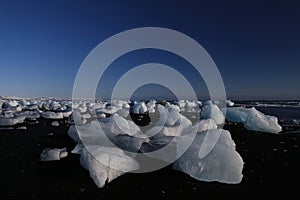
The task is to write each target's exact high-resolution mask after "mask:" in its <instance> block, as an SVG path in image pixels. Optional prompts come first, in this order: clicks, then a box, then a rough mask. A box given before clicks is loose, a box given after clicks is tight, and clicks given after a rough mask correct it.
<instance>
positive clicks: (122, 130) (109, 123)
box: [100, 114, 142, 136]
mask: <svg viewBox="0 0 300 200" xmlns="http://www.w3.org/2000/svg"><path fill="white" fill-rule="evenodd" d="M100 125H101V128H102V129H103V130H104V132H110V133H113V134H114V135H119V134H121V135H124V134H125V135H126V134H127V135H130V136H135V135H141V134H142V132H141V130H140V128H139V127H138V126H137V125H136V124H135V123H134V122H133V121H130V120H126V119H125V118H123V117H121V116H119V115H117V114H115V115H112V116H111V117H108V118H105V119H100Z"/></svg>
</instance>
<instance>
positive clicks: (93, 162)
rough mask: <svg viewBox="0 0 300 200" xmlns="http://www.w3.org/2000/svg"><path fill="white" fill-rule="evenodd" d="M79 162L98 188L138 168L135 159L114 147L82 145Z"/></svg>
mask: <svg viewBox="0 0 300 200" xmlns="http://www.w3.org/2000/svg"><path fill="white" fill-rule="evenodd" d="M80 163H81V165H82V166H83V167H84V168H85V169H87V170H88V171H89V174H90V177H91V178H92V179H93V181H94V182H95V184H96V185H97V186H98V187H100V188H102V187H104V186H105V184H106V183H109V182H111V181H112V180H114V179H116V178H117V177H119V176H121V175H122V174H125V173H127V172H131V171H135V170H138V169H139V164H138V162H137V161H136V160H134V159H133V158H131V157H130V156H127V155H126V154H125V153H124V152H123V151H122V150H121V149H119V148H115V147H102V146H88V147H87V148H86V147H84V148H83V149H82V152H81V156H80Z"/></svg>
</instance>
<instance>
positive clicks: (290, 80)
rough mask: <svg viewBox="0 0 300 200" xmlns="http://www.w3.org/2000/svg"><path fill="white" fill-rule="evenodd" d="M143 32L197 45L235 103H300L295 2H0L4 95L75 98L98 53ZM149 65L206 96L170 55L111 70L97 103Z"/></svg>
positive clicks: (0, 88)
mask: <svg viewBox="0 0 300 200" xmlns="http://www.w3.org/2000/svg"><path fill="white" fill-rule="evenodd" d="M145 26H156V27H165V28H170V29H174V30H177V31H180V32H182V33H184V34H186V35H189V36H190V37H192V38H193V39H195V40H196V41H197V42H199V43H200V44H201V45H202V46H203V47H204V48H205V49H206V50H207V51H208V53H209V54H210V55H211V57H212V58H213V60H214V61H215V63H216V64H217V66H218V68H219V70H220V72H221V74H222V77H223V80H224V84H225V87H226V91H227V95H228V97H229V98H231V99H300V90H299V86H300V78H299V75H300V2H299V1H296V0H295V1H283V0H282V1H276V0H269V1H266V0H260V1H259V0H257V1H221V0H220V1H90V0H87V1H83V0H82V1H63V0H61V1H50V0H49V1H46V0H45V1H21V0H20V1H15V0H0V69H1V73H0V95H3V96H5V95H15V96H23V97H38V96H53V97H70V96H71V94H72V87H73V82H74V79H75V76H76V72H77V70H78V69H79V67H80V65H81V63H82V61H83V59H84V58H85V57H86V56H87V54H88V53H89V52H90V51H91V50H92V49H93V48H94V47H95V46H96V45H98V44H99V43H100V42H102V41H103V40H105V39H106V38H108V37H110V36H112V35H114V34H117V33H119V32H121V31H125V30H127V29H132V28H137V27H145ZM150 61H151V62H153V61H156V62H160V63H164V64H169V65H170V66H173V67H174V68H176V69H177V70H178V71H180V72H181V73H183V74H184V75H185V76H186V77H189V80H191V82H192V85H193V86H194V87H197V92H198V94H199V96H203V97H204V96H205V95H206V94H207V91H206V88H205V84H204V83H203V81H202V79H201V77H197V76H194V71H193V70H192V69H191V67H190V66H188V64H187V63H184V61H182V60H180V59H179V58H176V57H175V56H174V55H170V54H168V53H166V52H160V51H148V52H147V51H140V52H139V51H137V52H131V53H130V54H128V55H125V56H123V57H121V58H120V59H118V60H116V62H114V63H113V64H112V65H111V67H110V68H109V69H108V71H107V73H106V78H104V80H102V81H101V82H100V83H99V88H100V89H99V90H100V92H98V96H105V95H106V94H103V92H101V88H106V92H107V91H109V88H112V87H113V85H114V83H115V82H116V81H117V80H118V78H119V77H120V76H121V74H122V73H125V72H126V70H129V69H130V68H132V67H133V66H135V65H137V64H143V63H147V62H150ZM124 66H125V67H124ZM146 88H147V91H148V92H149V93H154V92H155V90H157V87H155V90H153V91H149V90H151V89H149V88H151V87H146ZM144 93H145V91H144ZM142 94H143V92H141V95H142Z"/></svg>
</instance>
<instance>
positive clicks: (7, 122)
mask: <svg viewBox="0 0 300 200" xmlns="http://www.w3.org/2000/svg"><path fill="white" fill-rule="evenodd" d="M25 118H26V117H25V116H15V117H5V116H4V117H3V116H0V126H13V125H16V124H18V123H23V122H24V120H25Z"/></svg>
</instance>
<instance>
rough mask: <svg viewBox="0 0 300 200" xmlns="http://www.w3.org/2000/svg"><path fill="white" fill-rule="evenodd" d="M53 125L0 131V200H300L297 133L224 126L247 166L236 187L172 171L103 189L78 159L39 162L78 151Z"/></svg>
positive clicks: (125, 179) (140, 176) (133, 176)
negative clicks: (48, 151) (44, 156)
mask: <svg viewBox="0 0 300 200" xmlns="http://www.w3.org/2000/svg"><path fill="white" fill-rule="evenodd" d="M50 123H51V122H50V121H43V122H41V123H39V124H36V125H26V126H27V130H6V131H4V130H0V159H1V161H0V166H1V168H0V169H1V170H0V178H1V182H0V198H1V199H112V198H122V199H129V198H133V199H144V198H147V199H150V198H152V199H171V198H174V197H175V198H176V199H180V198H197V199H204V198H205V199H216V198H218V199H220V198H235V199H237V198H239V199H257V198H267V197H269V198H271V199H274V198H275V199H279V198H284V199H290V198H293V199H299V198H300V189H299V186H300V175H299V170H300V162H299V161H300V152H299V146H300V144H299V143H300V138H299V136H300V135H299V134H298V135H296V134H282V135H273V134H267V133H256V132H250V131H247V130H245V129H244V128H243V127H242V126H240V125H235V126H232V125H226V126H225V127H224V128H225V129H227V130H230V132H231V134H232V137H233V139H234V141H235V142H236V144H237V151H238V152H239V153H240V154H241V156H242V157H243V160H244V162H245V165H244V170H243V174H244V178H243V181H242V182H241V183H240V184H238V185H228V184H222V183H217V182H211V183H207V182H201V181H197V180H194V179H193V178H191V177H189V176H188V175H186V174H184V173H182V172H178V171H173V170H172V168H171V167H170V166H169V167H166V168H164V169H161V170H159V171H155V172H151V173H145V174H125V175H123V176H121V177H119V178H117V179H115V180H113V181H112V182H111V183H110V184H108V185H107V186H105V187H104V188H102V189H100V188H98V187H97V186H96V185H95V184H94V182H93V180H92V179H91V178H90V177H89V174H88V171H86V170H85V169H84V168H82V167H81V166H80V163H79V156H78V155H73V154H70V153H69V156H68V157H67V158H65V159H63V160H61V161H50V162H41V161H40V160H39V156H40V153H41V152H42V150H43V149H45V148H48V147H52V148H54V147H57V148H59V147H67V150H68V151H69V152H70V151H71V150H72V149H73V148H74V146H75V143H74V142H73V141H72V140H71V139H70V138H69V137H68V136H67V130H68V127H67V126H65V125H61V126H60V127H52V126H51V125H50ZM50 133H53V135H51V134H50ZM49 134H50V135H49Z"/></svg>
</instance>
